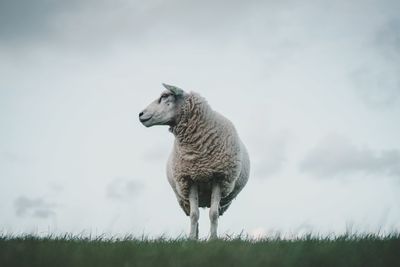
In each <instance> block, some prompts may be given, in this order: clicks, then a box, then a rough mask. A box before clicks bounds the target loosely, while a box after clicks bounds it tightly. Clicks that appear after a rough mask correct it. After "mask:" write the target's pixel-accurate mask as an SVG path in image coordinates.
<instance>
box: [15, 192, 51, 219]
mask: <svg viewBox="0 0 400 267" xmlns="http://www.w3.org/2000/svg"><path fill="white" fill-rule="evenodd" d="M14 206H15V212H16V215H17V216H18V217H24V216H27V215H28V216H33V217H37V218H48V217H51V216H54V215H55V211H54V207H55V205H54V204H51V203H47V202H46V201H45V200H44V199H43V198H27V197H24V196H21V197H18V198H17V199H16V200H15V201H14Z"/></svg>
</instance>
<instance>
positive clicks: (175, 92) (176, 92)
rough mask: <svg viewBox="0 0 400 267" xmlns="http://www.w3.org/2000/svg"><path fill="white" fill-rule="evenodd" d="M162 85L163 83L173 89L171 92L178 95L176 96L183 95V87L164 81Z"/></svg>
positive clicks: (170, 89)
mask: <svg viewBox="0 0 400 267" xmlns="http://www.w3.org/2000/svg"><path fill="white" fill-rule="evenodd" d="M162 85H163V86H164V87H165V88H167V89H168V90H169V91H171V93H172V94H173V95H176V96H181V95H183V90H182V89H181V88H178V87H176V86H173V85H168V84H165V83H163V84H162Z"/></svg>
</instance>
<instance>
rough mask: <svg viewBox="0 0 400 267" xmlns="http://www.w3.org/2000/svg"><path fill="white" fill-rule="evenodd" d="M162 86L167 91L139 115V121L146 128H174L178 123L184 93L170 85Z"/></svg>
mask: <svg viewBox="0 0 400 267" xmlns="http://www.w3.org/2000/svg"><path fill="white" fill-rule="evenodd" d="M163 86H164V87H165V88H166V89H167V90H165V91H164V92H162V93H161V96H160V97H158V98H157V99H156V100H154V101H153V102H152V103H150V105H148V107H147V108H145V109H144V110H143V111H142V112H140V113H139V120H140V122H141V123H143V125H144V126H146V127H151V126H154V125H169V126H174V125H175V124H176V123H177V122H178V121H177V120H178V119H179V118H178V117H179V112H180V109H181V105H182V103H183V99H184V96H185V95H186V93H185V92H184V91H183V90H182V89H180V88H178V87H175V86H172V85H168V84H164V83H163Z"/></svg>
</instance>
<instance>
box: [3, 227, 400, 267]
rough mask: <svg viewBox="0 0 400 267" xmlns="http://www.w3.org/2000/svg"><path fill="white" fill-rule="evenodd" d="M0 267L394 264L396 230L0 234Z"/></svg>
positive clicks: (399, 249)
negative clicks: (193, 236)
mask: <svg viewBox="0 0 400 267" xmlns="http://www.w3.org/2000/svg"><path fill="white" fill-rule="evenodd" d="M0 266H4V267H7V266H41V267H44V266H56V267H60V266H160V267H164V266H174V267H179V266H190V267H195V266H202V267H209V266H210V267H213V266H229V267H234V266H274V267H275V266H300V267H301V266H308V267H310V266H321V267H328V266H360V267H365V266H385V267H390V266H400V234H391V235H386V236H378V235H344V236H338V237H313V236H311V235H307V236H304V237H302V238H294V239H281V238H279V237H274V238H270V239H264V240H258V241H254V240H250V239H246V238H240V237H239V238H230V239H229V240H227V239H226V240H216V241H211V242H207V241H199V242H195V241H188V240H186V239H165V238H159V239H146V238H142V239H135V238H124V239H117V238H111V239H107V238H102V237H98V238H83V237H74V236H70V235H66V236H62V237H54V236H53V237H52V236H50V237H42V238H40V237H35V236H29V235H27V236H19V237H18V236H16V237H12V236H0Z"/></svg>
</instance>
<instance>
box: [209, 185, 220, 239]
mask: <svg viewBox="0 0 400 267" xmlns="http://www.w3.org/2000/svg"><path fill="white" fill-rule="evenodd" d="M220 201H221V187H220V185H219V184H218V183H216V182H214V183H213V185H212V191H211V206H210V239H216V238H217V227H218V217H219V202H220Z"/></svg>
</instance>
